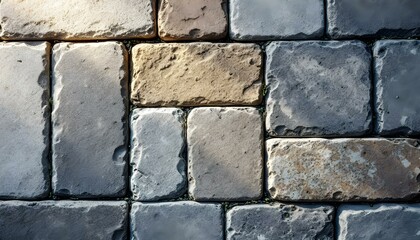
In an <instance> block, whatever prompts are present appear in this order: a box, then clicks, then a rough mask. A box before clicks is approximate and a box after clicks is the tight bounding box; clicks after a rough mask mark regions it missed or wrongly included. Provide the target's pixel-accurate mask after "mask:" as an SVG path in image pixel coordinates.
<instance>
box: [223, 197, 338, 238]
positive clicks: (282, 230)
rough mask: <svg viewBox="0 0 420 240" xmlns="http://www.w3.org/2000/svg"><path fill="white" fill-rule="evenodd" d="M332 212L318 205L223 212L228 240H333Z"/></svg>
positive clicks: (250, 206)
mask: <svg viewBox="0 0 420 240" xmlns="http://www.w3.org/2000/svg"><path fill="white" fill-rule="evenodd" d="M333 214H334V208H333V207H330V206H318V205H300V206H297V205H284V204H273V205H268V204H256V205H247V206H238V207H234V208H232V209H231V210H229V211H228V212H227V216H226V230H227V239H228V240H244V239H256V240H261V239H263V240H279V239H302V240H304V239H307V240H312V239H324V240H327V239H331V240H332V239H334V237H333V236H334V227H333V223H332V219H333Z"/></svg>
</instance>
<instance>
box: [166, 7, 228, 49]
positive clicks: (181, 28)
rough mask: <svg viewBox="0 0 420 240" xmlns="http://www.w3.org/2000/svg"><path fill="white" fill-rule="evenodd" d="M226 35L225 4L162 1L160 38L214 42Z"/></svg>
mask: <svg viewBox="0 0 420 240" xmlns="http://www.w3.org/2000/svg"><path fill="white" fill-rule="evenodd" d="M226 34H227V17H226V1H225V0H163V1H162V3H161V5H160V9H159V36H160V37H161V38H162V39H163V40H166V41H171V40H196V39H201V40H203V39H205V40H214V39H221V38H224V37H225V36H226Z"/></svg>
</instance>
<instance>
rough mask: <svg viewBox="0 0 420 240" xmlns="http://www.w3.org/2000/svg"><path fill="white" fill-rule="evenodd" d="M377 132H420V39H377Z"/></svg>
mask: <svg viewBox="0 0 420 240" xmlns="http://www.w3.org/2000/svg"><path fill="white" fill-rule="evenodd" d="M373 51H374V57H375V70H376V74H375V85H376V89H375V90H376V96H375V97H376V113H377V116H378V124H377V132H379V133H380V134H383V135H390V134H393V135H397V134H406V135H412V134H420V105H419V104H418V103H419V102H420V94H419V91H420V68H419V66H420V41H409V40H404V41H393V40H385V41H379V42H376V44H375V46H374V49H373Z"/></svg>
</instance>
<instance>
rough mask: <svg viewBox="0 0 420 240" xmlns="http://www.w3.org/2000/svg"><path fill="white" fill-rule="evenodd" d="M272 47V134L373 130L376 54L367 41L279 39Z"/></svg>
mask: <svg viewBox="0 0 420 240" xmlns="http://www.w3.org/2000/svg"><path fill="white" fill-rule="evenodd" d="M266 52H267V58H268V59H267V67H266V84H267V89H268V97H267V103H266V104H267V110H266V112H267V117H266V126H267V130H268V132H269V134H270V135H272V136H360V135H363V134H365V133H366V132H367V131H368V130H369V128H370V125H371V108H370V89H371V83H370V67H371V63H370V62H371V57H370V53H369V52H368V50H367V49H366V46H365V45H364V44H363V43H362V42H358V41H345V42H337V41H329V42H324V41H308V42H273V43H271V44H270V45H269V46H268V47H267V51H266ZM350 103H351V104H350Z"/></svg>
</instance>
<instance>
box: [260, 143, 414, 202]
mask: <svg viewBox="0 0 420 240" xmlns="http://www.w3.org/2000/svg"><path fill="white" fill-rule="evenodd" d="M266 146H267V158H268V160H267V173H268V180H267V185H268V187H267V188H268V191H269V193H270V195H271V197H272V198H274V199H279V200H293V201H295V200H311V201H318V200H319V201H329V200H337V201H340V200H343V201H347V200H351V201H359V200H368V201H370V200H390V199H396V200H397V199H412V198H416V197H418V196H420V184H419V183H420V142H419V141H417V140H408V139H401V140H392V141H391V140H386V139H369V138H367V139H334V140H328V139H316V138H315V139H308V140H302V139H300V140H297V139H290V140H289V139H284V140H280V139H270V140H268V141H267V144H266Z"/></svg>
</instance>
